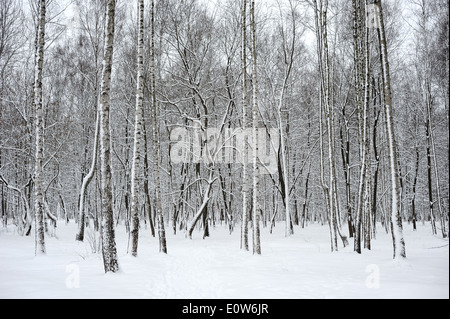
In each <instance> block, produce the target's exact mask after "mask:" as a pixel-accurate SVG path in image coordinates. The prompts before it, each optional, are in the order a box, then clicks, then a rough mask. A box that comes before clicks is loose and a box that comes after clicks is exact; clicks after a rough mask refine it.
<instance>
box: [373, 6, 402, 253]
mask: <svg viewBox="0 0 450 319" xmlns="http://www.w3.org/2000/svg"><path fill="white" fill-rule="evenodd" d="M375 3H376V5H377V6H378V14H377V19H378V26H379V32H378V35H379V41H380V47H381V50H380V55H381V66H382V78H383V84H384V86H383V88H384V90H383V93H384V104H385V105H384V111H385V121H386V134H387V139H388V152H389V164H390V176H391V193H392V194H391V196H392V197H391V205H392V209H391V232H392V242H393V249H394V252H393V257H394V259H398V258H406V249H405V240H404V238H403V222H402V216H401V212H400V209H399V207H400V181H399V175H398V173H399V171H398V161H397V153H396V149H397V143H396V139H395V131H394V119H393V114H392V93H391V77H390V70H389V59H388V50H387V42H386V32H385V29H384V19H383V7H382V5H381V0H377V1H376V2H375Z"/></svg>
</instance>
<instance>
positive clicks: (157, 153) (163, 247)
mask: <svg viewBox="0 0 450 319" xmlns="http://www.w3.org/2000/svg"><path fill="white" fill-rule="evenodd" d="M151 22H152V23H151V57H150V73H151V74H150V77H151V92H152V111H153V116H152V123H153V175H154V179H155V201H156V218H157V220H158V235H159V251H160V252H162V253H165V254H167V243H166V231H165V227H164V215H163V212H162V203H161V200H162V199H161V173H160V168H159V161H160V158H161V148H160V144H159V126H158V115H159V112H158V104H157V101H156V70H155V1H154V0H152V2H151Z"/></svg>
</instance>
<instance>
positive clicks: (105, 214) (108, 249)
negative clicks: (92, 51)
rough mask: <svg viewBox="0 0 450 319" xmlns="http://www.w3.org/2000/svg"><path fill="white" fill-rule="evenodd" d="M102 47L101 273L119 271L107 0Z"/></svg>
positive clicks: (111, 2)
mask: <svg viewBox="0 0 450 319" xmlns="http://www.w3.org/2000/svg"><path fill="white" fill-rule="evenodd" d="M106 10H107V12H106V29H105V47H104V57H103V70H102V80H101V81H102V82H101V97H100V104H99V109H100V110H99V111H100V150H101V151H100V165H101V184H102V185H101V189H102V205H101V207H102V208H101V211H102V254H103V265H104V268H105V273H107V272H113V273H114V272H117V271H119V263H118V259H117V248H116V241H115V231H114V211H113V194H112V166H111V128H110V103H111V102H110V91H111V87H110V86H111V71H112V59H113V53H114V33H115V27H114V18H115V10H116V1H115V0H108V2H107V6H106Z"/></svg>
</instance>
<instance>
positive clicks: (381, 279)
mask: <svg viewBox="0 0 450 319" xmlns="http://www.w3.org/2000/svg"><path fill="white" fill-rule="evenodd" d="M282 225H283V223H282V224H280V223H279V224H277V227H275V228H274V233H273V234H269V228H261V236H262V238H261V245H262V255H261V256H258V255H253V254H252V253H250V252H244V251H241V250H240V249H239V245H240V237H239V236H240V231H239V229H236V231H235V232H234V233H233V234H232V235H230V234H229V233H228V231H227V228H226V227H225V226H218V227H216V228H214V229H211V237H210V238H207V239H205V240H203V239H202V233H201V232H197V231H195V232H194V233H193V239H192V240H190V239H187V238H186V237H185V235H184V233H181V232H180V233H179V234H178V235H176V236H175V235H173V234H169V232H167V234H166V236H167V245H168V252H169V254H168V255H165V254H161V253H159V248H158V247H159V246H158V239H157V238H153V237H151V235H150V230H149V229H145V226H143V228H142V229H141V231H140V233H139V234H140V238H139V251H138V257H137V258H135V257H132V256H131V255H128V254H127V243H128V235H127V233H126V232H125V228H124V227H123V226H120V225H119V226H118V228H117V229H116V241H117V249H118V255H119V265H120V272H119V273H116V274H111V273H109V274H105V273H104V270H103V263H102V259H101V253H97V254H95V253H92V252H91V251H92V250H91V247H90V244H89V236H86V239H85V242H84V243H81V242H77V241H75V234H76V232H77V227H76V224H75V223H74V222H73V221H72V222H71V223H69V224H68V225H65V224H63V223H62V222H60V223H59V224H58V228H57V230H56V235H57V238H49V237H46V245H47V255H45V256H38V257H35V256H34V236H30V237H22V236H20V235H18V234H17V232H16V229H15V227H14V226H8V228H0V298H1V299H10V298H11V299H16V298H21V299H34V298H44V299H45V298H52V299H68V298H74V299H76V298H88V299H90V298H96V299H98V298H101V299H109V298H120V299H126V298H134V299H138V298H151V299H306V298H308V299H312V298H314V299H324V298H329V299H347V298H352V299H353V298H357V299H369V298H370V299H381V298H382V299H392V298H396V299H397V298H401V299H448V298H449V245H448V239H446V240H444V239H442V238H439V237H437V236H433V235H432V234H431V226H430V225H418V230H417V231H415V232H413V231H412V227H411V225H408V224H405V225H404V226H405V227H404V228H405V229H404V236H405V241H406V252H407V259H406V260H395V261H394V260H393V259H392V238H391V236H390V234H386V232H385V231H384V229H383V228H382V226H381V225H378V234H377V239H374V240H373V242H372V245H373V249H372V250H371V251H368V250H363V252H362V254H361V255H358V254H356V253H355V252H353V243H351V245H350V246H348V247H346V248H342V247H339V248H340V250H339V251H338V252H334V253H331V252H330V240H329V229H328V226H320V225H317V224H311V225H309V226H308V227H306V228H305V229H301V228H298V227H296V228H295V233H294V235H292V236H290V237H288V238H286V237H285V232H284V227H282ZM86 231H87V232H92V230H90V229H89V228H87V230H86Z"/></svg>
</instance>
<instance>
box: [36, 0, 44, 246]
mask: <svg viewBox="0 0 450 319" xmlns="http://www.w3.org/2000/svg"><path fill="white" fill-rule="evenodd" d="M39 12H40V14H39V23H38V41H37V47H36V66H35V83H34V99H35V100H34V107H35V112H36V115H35V116H36V119H35V125H36V163H35V173H34V174H35V176H34V184H35V214H36V249H35V253H36V255H39V254H45V238H44V233H45V229H44V188H43V163H42V162H43V156H44V119H43V116H44V115H43V105H42V70H43V65H44V45H45V13H46V1H45V0H41V1H40V2H39Z"/></svg>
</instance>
